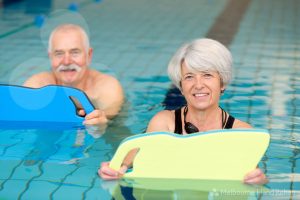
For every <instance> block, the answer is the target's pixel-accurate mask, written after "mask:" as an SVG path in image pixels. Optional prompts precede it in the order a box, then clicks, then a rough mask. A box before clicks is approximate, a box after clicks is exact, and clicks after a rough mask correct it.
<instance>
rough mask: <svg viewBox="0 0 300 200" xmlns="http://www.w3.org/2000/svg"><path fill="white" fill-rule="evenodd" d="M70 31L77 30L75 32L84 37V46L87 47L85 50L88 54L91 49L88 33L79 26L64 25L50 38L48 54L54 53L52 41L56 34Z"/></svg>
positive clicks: (58, 27) (55, 30)
mask: <svg viewBox="0 0 300 200" xmlns="http://www.w3.org/2000/svg"><path fill="white" fill-rule="evenodd" d="M70 30H75V31H79V32H80V33H81V34H82V37H83V44H84V46H85V49H86V52H88V50H89V48H90V40H89V37H88V35H87V33H86V31H85V30H84V29H83V28H81V27H80V26H78V25H75V24H62V25H59V26H57V27H56V28H55V29H54V30H53V31H52V32H51V34H50V37H49V41H48V52H51V51H52V40H53V36H54V34H55V33H56V32H59V31H70Z"/></svg>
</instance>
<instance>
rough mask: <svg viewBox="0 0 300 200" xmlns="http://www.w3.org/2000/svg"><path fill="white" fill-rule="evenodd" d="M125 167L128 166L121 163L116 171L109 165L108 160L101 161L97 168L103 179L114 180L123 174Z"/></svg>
mask: <svg viewBox="0 0 300 200" xmlns="http://www.w3.org/2000/svg"><path fill="white" fill-rule="evenodd" d="M127 169H128V167H127V166H126V165H122V167H121V168H120V170H118V171H116V170H113V169H111V168H110V167H109V162H103V163H101V167H100V169H99V170H98V174H99V176H100V177H101V178H102V179H104V180H116V179H120V178H121V177H122V176H123V175H124V174H125V172H126V171H127Z"/></svg>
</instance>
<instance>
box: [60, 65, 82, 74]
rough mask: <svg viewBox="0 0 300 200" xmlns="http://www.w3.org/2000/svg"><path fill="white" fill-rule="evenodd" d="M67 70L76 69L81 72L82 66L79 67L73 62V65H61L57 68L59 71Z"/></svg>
mask: <svg viewBox="0 0 300 200" xmlns="http://www.w3.org/2000/svg"><path fill="white" fill-rule="evenodd" d="M66 70H75V71H76V72H80V71H81V67H79V66H78V65H76V64H71V65H59V67H58V68H57V69H56V71H57V72H61V71H66Z"/></svg>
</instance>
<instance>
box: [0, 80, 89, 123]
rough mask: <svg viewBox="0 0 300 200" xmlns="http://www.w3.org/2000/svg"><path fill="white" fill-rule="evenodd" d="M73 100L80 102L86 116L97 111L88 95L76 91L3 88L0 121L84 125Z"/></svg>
mask: <svg viewBox="0 0 300 200" xmlns="http://www.w3.org/2000/svg"><path fill="white" fill-rule="evenodd" d="M72 99H76V100H77V101H78V102H80V104H81V106H82V107H83V109H84V110H85V112H86V113H87V114H88V113H90V112H92V111H93V110H94V106H93V105H92V103H91V102H90V100H89V99H88V97H87V95H86V94H85V93H84V92H83V91H81V90H79V89H76V88H72V87H65V86H57V85H48V86H45V87H42V88H28V87H23V86H15V85H0V113H1V114H0V122H2V123H4V122H16V123H17V122H23V123H24V122H54V123H57V122H59V123H76V124H77V123H82V122H83V120H84V117H81V116H78V115H77V109H76V106H75V104H74V101H73V100H72Z"/></svg>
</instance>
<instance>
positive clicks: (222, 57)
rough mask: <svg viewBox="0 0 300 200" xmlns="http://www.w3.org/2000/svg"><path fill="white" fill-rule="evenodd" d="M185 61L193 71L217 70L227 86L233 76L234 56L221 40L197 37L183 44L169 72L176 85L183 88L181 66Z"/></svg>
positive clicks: (172, 60)
mask: <svg viewBox="0 0 300 200" xmlns="http://www.w3.org/2000/svg"><path fill="white" fill-rule="evenodd" d="M183 62H184V63H185V65H186V66H187V68H188V69H189V70H191V71H196V72H205V71H215V72H218V73H219V75H220V77H221V83H222V86H224V87H226V86H227V85H228V84H229V83H230V81H231V78H232V56H231V53H230V52H229V50H228V49H227V48H226V47H225V46H224V45H222V44H221V43H220V42H218V41H216V40H212V39H208V38H203V39H196V40H193V41H191V42H189V43H186V44H184V45H182V46H181V47H180V48H179V49H178V50H177V52H176V53H175V54H174V56H173V57H172V58H171V60H170V62H169V66H168V74H169V77H170V79H171V80H172V82H173V83H174V84H175V86H176V87H178V88H179V89H181V78H182V74H181V68H182V63H183Z"/></svg>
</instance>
